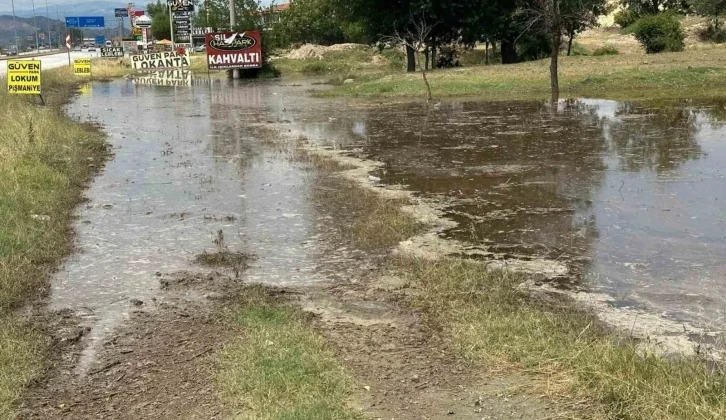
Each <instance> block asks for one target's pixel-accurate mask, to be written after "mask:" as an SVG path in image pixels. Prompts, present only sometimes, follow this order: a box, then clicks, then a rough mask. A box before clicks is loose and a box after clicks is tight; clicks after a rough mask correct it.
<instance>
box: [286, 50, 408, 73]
mask: <svg viewBox="0 0 726 420" xmlns="http://www.w3.org/2000/svg"><path fill="white" fill-rule="evenodd" d="M374 57H375V59H374ZM273 64H274V65H275V67H277V68H278V69H279V70H280V72H281V73H282V76H283V77H285V76H295V75H306V76H325V75H341V74H347V75H356V76H360V75H363V74H369V73H374V74H375V73H381V72H389V71H399V70H400V69H402V68H403V65H404V56H403V53H402V52H400V51H397V50H384V51H383V52H381V53H379V52H378V50H377V49H375V48H372V47H370V48H363V47H361V48H352V49H348V50H343V51H327V52H325V53H324V54H323V55H322V57H321V58H308V59H303V60H293V59H289V58H278V59H276V60H274V61H273Z"/></svg>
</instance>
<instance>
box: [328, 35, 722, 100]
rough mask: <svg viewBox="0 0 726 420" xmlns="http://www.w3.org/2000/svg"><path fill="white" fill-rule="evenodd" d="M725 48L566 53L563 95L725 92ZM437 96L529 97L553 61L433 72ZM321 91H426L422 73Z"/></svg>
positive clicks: (545, 90)
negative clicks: (577, 54)
mask: <svg viewBox="0 0 726 420" xmlns="http://www.w3.org/2000/svg"><path fill="white" fill-rule="evenodd" d="M724 64H726V49H725V48H713V49H711V50H708V51H705V50H689V51H684V52H679V53H664V54H654V55H644V54H643V55H641V54H630V55H614V56H598V57H592V56H586V57H582V56H579V57H563V58H562V59H561V64H560V86H561V94H562V95H563V96H590V97H601V98H613V99H641V98H642V99H645V98H665V97H682V96H686V95H687V96H689V97H696V96H721V95H724V94H726V70H724ZM429 81H430V83H431V87H432V89H433V93H434V96H437V97H446V96H482V97H485V98H486V99H493V100H503V99H528V98H540V97H547V96H548V95H549V60H540V61H535V62H528V63H521V64H515V65H506V66H505V65H494V66H476V67H469V68H460V69H451V70H440V71H435V72H432V73H430V75H429ZM322 95H330V96H336V95H352V96H360V97H411V96H424V95H425V87H424V84H423V82H422V81H421V75H420V74H401V73H397V74H388V75H383V76H380V77H378V78H376V79H373V80H370V81H363V82H361V81H358V82H356V83H353V84H349V85H344V86H341V87H338V88H335V89H333V90H330V91H327V92H323V93H322Z"/></svg>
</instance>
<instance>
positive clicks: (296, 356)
mask: <svg viewBox="0 0 726 420" xmlns="http://www.w3.org/2000/svg"><path fill="white" fill-rule="evenodd" d="M242 300H243V303H242V305H241V307H240V308H239V309H237V310H235V311H234V312H233V313H232V324H233V327H234V328H239V329H241V337H240V338H239V339H237V340H235V341H234V342H233V343H232V344H229V345H227V346H226V347H225V348H224V349H223V350H222V351H221V352H220V353H219V354H218V356H217V369H216V372H217V380H218V384H219V387H220V389H221V392H222V395H223V397H224V399H225V400H226V401H227V402H228V404H229V405H230V406H231V407H232V408H233V409H235V410H236V413H235V416H234V417H235V418H240V419H254V420H354V419H360V418H361V416H360V415H359V414H358V413H357V412H355V411H354V410H351V409H349V408H348V407H347V405H346V401H347V399H348V397H349V395H350V393H351V392H352V390H353V381H352V380H351V379H350V378H349V377H348V376H347V375H346V374H345V373H344V372H343V369H342V368H341V367H340V366H339V365H338V363H337V362H336V360H335V357H334V355H333V354H332V352H330V350H328V349H327V348H326V345H325V341H324V339H323V338H322V337H320V336H319V335H318V334H316V333H315V332H314V331H313V329H312V328H311V326H310V324H309V321H308V317H307V316H306V315H305V314H304V313H303V312H302V311H300V310H298V309H294V308H291V307H289V306H285V305H284V304H282V303H281V302H279V301H278V300H276V299H275V298H274V297H272V296H271V295H270V292H268V291H267V290H265V289H264V288H262V287H261V286H253V287H250V288H247V289H246V290H245V291H243V292H242Z"/></svg>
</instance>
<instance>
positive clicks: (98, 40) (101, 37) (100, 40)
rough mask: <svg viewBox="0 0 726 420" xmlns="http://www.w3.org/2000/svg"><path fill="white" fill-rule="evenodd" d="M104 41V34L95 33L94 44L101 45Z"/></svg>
mask: <svg viewBox="0 0 726 420" xmlns="http://www.w3.org/2000/svg"><path fill="white" fill-rule="evenodd" d="M105 43H106V36H104V35H96V45H103V44H105Z"/></svg>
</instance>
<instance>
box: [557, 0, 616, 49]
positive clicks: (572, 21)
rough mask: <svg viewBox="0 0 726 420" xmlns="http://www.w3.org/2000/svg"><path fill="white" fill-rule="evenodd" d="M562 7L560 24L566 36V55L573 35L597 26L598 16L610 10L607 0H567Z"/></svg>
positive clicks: (570, 47)
mask: <svg viewBox="0 0 726 420" xmlns="http://www.w3.org/2000/svg"><path fill="white" fill-rule="evenodd" d="M562 8H563V11H562V26H563V28H564V30H565V33H566V34H567V37H568V41H567V55H568V56H569V55H570V54H571V52H572V41H573V39H574V38H575V36H576V35H577V34H578V33H580V32H582V31H584V30H587V29H589V28H594V27H595V26H597V25H598V23H597V19H598V17H599V16H601V15H607V14H608V13H610V11H611V10H612V6H611V5H610V4H609V2H608V1H607V0H567V1H565V2H564V3H563V5H562Z"/></svg>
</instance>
